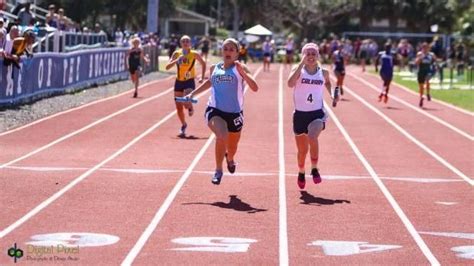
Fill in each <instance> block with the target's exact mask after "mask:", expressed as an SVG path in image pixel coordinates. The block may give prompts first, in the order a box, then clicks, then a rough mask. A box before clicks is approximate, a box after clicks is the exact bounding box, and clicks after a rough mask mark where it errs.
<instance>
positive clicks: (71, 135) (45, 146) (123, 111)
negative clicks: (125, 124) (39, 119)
mask: <svg viewBox="0 0 474 266" xmlns="http://www.w3.org/2000/svg"><path fill="white" fill-rule="evenodd" d="M173 90H174V88H173V87H172V88H169V89H167V90H166V91H164V92H161V93H159V94H157V95H155V96H153V97H150V98H148V99H146V100H143V101H140V102H137V103H135V104H132V105H130V106H128V107H126V108H123V109H121V110H119V111H117V112H115V113H112V114H110V115H108V116H105V117H102V118H101V119H99V120H96V121H95V122H93V123H91V124H89V125H87V126H85V127H82V128H80V129H78V130H75V131H73V132H71V133H69V134H67V135H65V136H62V137H60V138H59V139H56V140H55V141H53V142H50V143H48V144H46V145H44V146H42V147H40V148H38V149H35V150H33V151H31V152H29V153H27V154H25V155H23V156H21V157H18V158H16V159H14V160H11V161H9V162H7V163H4V164H2V165H0V169H2V168H5V167H6V166H9V165H12V164H14V163H17V162H19V161H22V160H24V159H26V158H29V157H31V156H33V155H35V154H37V153H39V152H42V151H44V150H46V149H48V148H50V147H52V146H54V145H56V144H58V143H60V142H62V141H64V140H66V139H69V138H71V137H73V136H75V135H77V134H79V133H81V132H83V131H86V130H87V129H89V128H91V127H94V126H96V125H98V124H100V123H102V122H105V121H107V120H109V119H111V118H113V117H115V116H117V115H119V114H122V113H125V112H127V111H129V110H131V109H133V108H135V107H137V106H139V105H142V104H144V103H147V102H149V101H152V100H155V99H157V98H160V97H162V96H163V95H166V94H168V93H170V92H172V91H173Z"/></svg>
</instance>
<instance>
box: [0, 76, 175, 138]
mask: <svg viewBox="0 0 474 266" xmlns="http://www.w3.org/2000/svg"><path fill="white" fill-rule="evenodd" d="M173 77H174V76H169V77H167V78H164V79H159V80H154V81H150V82H147V83H144V84H142V85H140V86H139V87H138V88H139V89H141V88H143V87H146V86H150V85H152V84H155V83H158V82H161V81H166V80H168V79H170V78H173ZM133 90H134V89H130V90H127V91H124V92H122V93H119V94H117V95H112V96H110V97H106V98H102V99H99V100H96V101H92V102H90V103H86V104H84V105H81V106H78V107H75V108H71V109H68V110H65V111H62V112H58V113H55V114H52V115H50V116H46V117H43V118H41V119H38V120H35V121H33V122H31V123H28V124H26V125H23V126H21V127H17V128H14V129H11V130H8V131H5V132H2V133H0V137H1V136H4V135H8V134H11V133H13V132H16V131H19V130H22V129H25V128H27V127H31V126H33V125H36V124H39V123H41V122H43V121H46V120H49V119H51V118H54V117H57V116H60V115H63V114H67V113H70V112H73V111H76V110H80V109H83V108H86V107H88V106H91V105H95V104H98V103H101V102H105V101H109V100H112V99H115V98H118V97H120V96H123V95H126V94H129V93H130V92H131V91H133Z"/></svg>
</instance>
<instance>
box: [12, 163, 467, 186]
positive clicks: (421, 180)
mask: <svg viewBox="0 0 474 266" xmlns="http://www.w3.org/2000/svg"><path fill="white" fill-rule="evenodd" d="M6 169H13V170H20V171H33V172H71V171H84V170H88V169H89V168H87V167H38V166H8V167H6ZM97 171H108V172H119V173H127V174H171V173H184V172H185V171H186V170H184V169H183V170H180V169H139V168H135V169H133V168H99V169H98V170H97ZM193 173H194V174H203V175H210V174H213V173H214V172H213V171H193ZM279 174H280V173H279V172H272V171H270V172H238V173H234V174H232V176H230V177H229V178H232V177H237V176H243V177H245V176H249V177H253V176H279ZM285 176H293V174H285ZM379 177H380V179H386V180H395V181H403V182H413V183H459V182H464V180H460V179H457V178H456V179H453V178H433V177H406V176H397V177H394V176H392V177H387V176H379ZM323 178H324V180H356V179H372V177H370V176H352V175H323Z"/></svg>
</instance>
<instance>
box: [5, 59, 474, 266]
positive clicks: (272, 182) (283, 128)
mask: <svg viewBox="0 0 474 266" xmlns="http://www.w3.org/2000/svg"><path fill="white" fill-rule="evenodd" d="M251 68H252V69H253V71H254V74H255V75H256V80H257V82H258V83H259V86H260V90H259V91H258V92H256V93H255V92H252V91H248V92H247V93H246V95H245V107H244V114H245V123H244V124H245V125H244V129H243V133H242V139H241V142H240V145H239V150H238V153H237V156H236V160H237V161H238V166H237V171H236V173H235V174H233V175H231V174H229V173H227V172H225V174H224V177H223V181H222V183H221V185H219V186H214V185H212V184H211V182H210V178H211V175H212V173H213V171H214V137H213V136H212V135H211V133H210V131H209V129H208V128H207V126H206V124H205V120H204V117H203V113H204V109H205V105H206V98H207V97H208V94H205V95H203V96H202V98H201V100H200V101H199V103H198V104H197V105H196V110H197V111H196V114H195V116H193V117H191V118H187V119H188V120H189V128H188V131H189V134H190V136H189V137H188V138H185V139H182V138H178V137H177V133H178V129H179V122H178V119H177V117H176V115H175V113H174V103H173V100H172V99H173V96H172V91H171V90H169V88H170V87H171V86H172V84H173V81H172V79H164V80H160V81H157V82H155V83H153V84H149V85H146V86H143V87H142V88H141V93H140V94H141V95H142V98H139V99H133V98H131V97H130V96H131V95H130V94H129V93H128V94H124V95H122V96H119V97H115V98H112V99H109V100H106V101H103V102H101V103H97V104H91V105H88V106H86V107H84V108H79V109H77V110H74V111H71V112H66V113H64V114H60V115H57V116H54V117H51V118H49V119H46V120H44V121H41V122H39V123H36V124H33V125H30V126H27V127H24V128H21V129H19V130H16V131H12V132H10V133H8V134H2V135H0V146H1V147H2V149H1V150H2V153H1V154H0V173H1V174H0V202H1V207H2V208H1V215H0V249H2V250H3V251H4V252H3V253H2V254H3V255H0V264H1V265H11V264H14V258H13V257H9V256H8V255H7V250H8V249H9V248H11V247H13V246H14V244H15V243H16V246H17V249H22V250H23V252H24V256H23V257H21V258H18V259H17V263H20V264H35V263H38V262H39V261H41V262H43V263H45V264H47V263H56V264H58V263H59V264H70V263H71V264H78V265H117V264H123V265H129V264H136V265H157V264H194V265H196V264H197V265H202V264H272V265H275V264H280V265H287V264H297V265H300V264H319V265H326V264H370V265H373V264H400V265H401V264H403V265H406V264H416V265H419V264H430V263H431V264H438V263H441V264H457V265H470V264H472V263H473V259H474V231H473V228H474V217H473V213H474V207H473V206H474V196H473V195H474V193H473V181H472V176H473V174H474V167H473V163H472V161H473V160H472V159H473V158H472V154H473V153H472V151H473V148H474V146H473V140H472V135H473V133H474V130H473V124H474V123H473V122H474V119H473V115H472V114H471V113H466V112H460V111H458V110H456V109H453V108H450V107H447V106H445V105H442V104H439V103H437V102H434V101H433V102H427V103H426V108H425V109H423V110H417V109H414V108H413V107H415V108H416V104H417V96H416V95H414V94H412V93H408V92H407V91H405V90H403V89H401V88H400V87H398V86H393V88H392V90H391V96H392V97H393V98H392V97H391V98H390V100H389V102H388V104H383V103H378V102H377V101H376V98H377V95H378V92H377V90H376V88H378V87H379V86H380V80H379V79H378V78H377V77H376V76H373V75H370V74H366V73H362V72H361V71H360V70H359V69H358V68H352V67H351V68H349V69H348V75H347V77H346V82H345V84H346V89H345V94H344V96H343V101H341V102H340V103H339V104H338V106H337V107H336V108H334V109H333V108H332V107H331V109H330V110H328V112H329V113H330V115H331V117H330V119H329V121H328V122H327V123H326V129H325V130H324V131H323V133H322V134H321V136H320V146H321V150H320V163H319V168H320V172H321V174H322V176H323V182H322V183H321V184H318V185H314V184H312V182H311V180H310V179H309V178H308V182H307V185H306V186H307V187H306V189H304V190H300V189H298V187H297V185H296V172H297V167H296V146H295V143H294V136H293V133H292V122H291V119H292V111H293V98H292V89H289V88H287V87H286V78H287V76H288V74H289V69H285V68H284V67H283V66H280V65H273V66H272V69H271V71H270V72H261V69H260V68H259V66H258V65H251ZM326 96H327V95H326ZM326 101H327V102H329V101H330V99H329V97H326ZM129 107H130V108H129ZM331 110H332V111H331ZM307 168H309V160H308V166H307ZM308 171H309V169H308ZM65 247H66V248H65Z"/></svg>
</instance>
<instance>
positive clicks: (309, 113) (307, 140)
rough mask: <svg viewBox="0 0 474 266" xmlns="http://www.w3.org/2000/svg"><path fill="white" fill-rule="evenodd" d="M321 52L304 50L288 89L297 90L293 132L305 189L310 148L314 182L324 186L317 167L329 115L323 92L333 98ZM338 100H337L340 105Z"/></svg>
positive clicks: (300, 180) (309, 46) (315, 48)
mask: <svg viewBox="0 0 474 266" xmlns="http://www.w3.org/2000/svg"><path fill="white" fill-rule="evenodd" d="M318 60H319V49H318V46H317V45H316V44H315V43H308V44H306V45H305V46H303V49H302V58H301V62H300V63H299V64H298V65H297V66H295V67H293V69H292V70H291V73H290V76H289V77H288V87H291V88H293V89H294V91H293V98H294V104H295V111H294V113H293V132H294V133H295V140H296V146H297V148H298V168H299V172H298V186H299V187H300V188H301V189H303V188H304V186H305V184H306V181H305V167H304V166H305V160H306V154H307V153H308V148H309V152H310V156H311V175H312V177H313V182H314V183H315V184H318V183H320V182H321V176H320V174H319V171H318V168H317V163H318V158H319V145H318V136H319V134H320V133H321V131H322V130H323V129H324V127H325V121H326V113H325V111H324V106H323V93H324V88H326V90H327V91H328V92H329V94H331V81H330V80H329V72H328V71H327V70H326V69H323V68H322V67H321V65H320V64H319V61H318ZM338 100H339V97H337V98H336V99H335V101H336V102H337V101H338Z"/></svg>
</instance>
